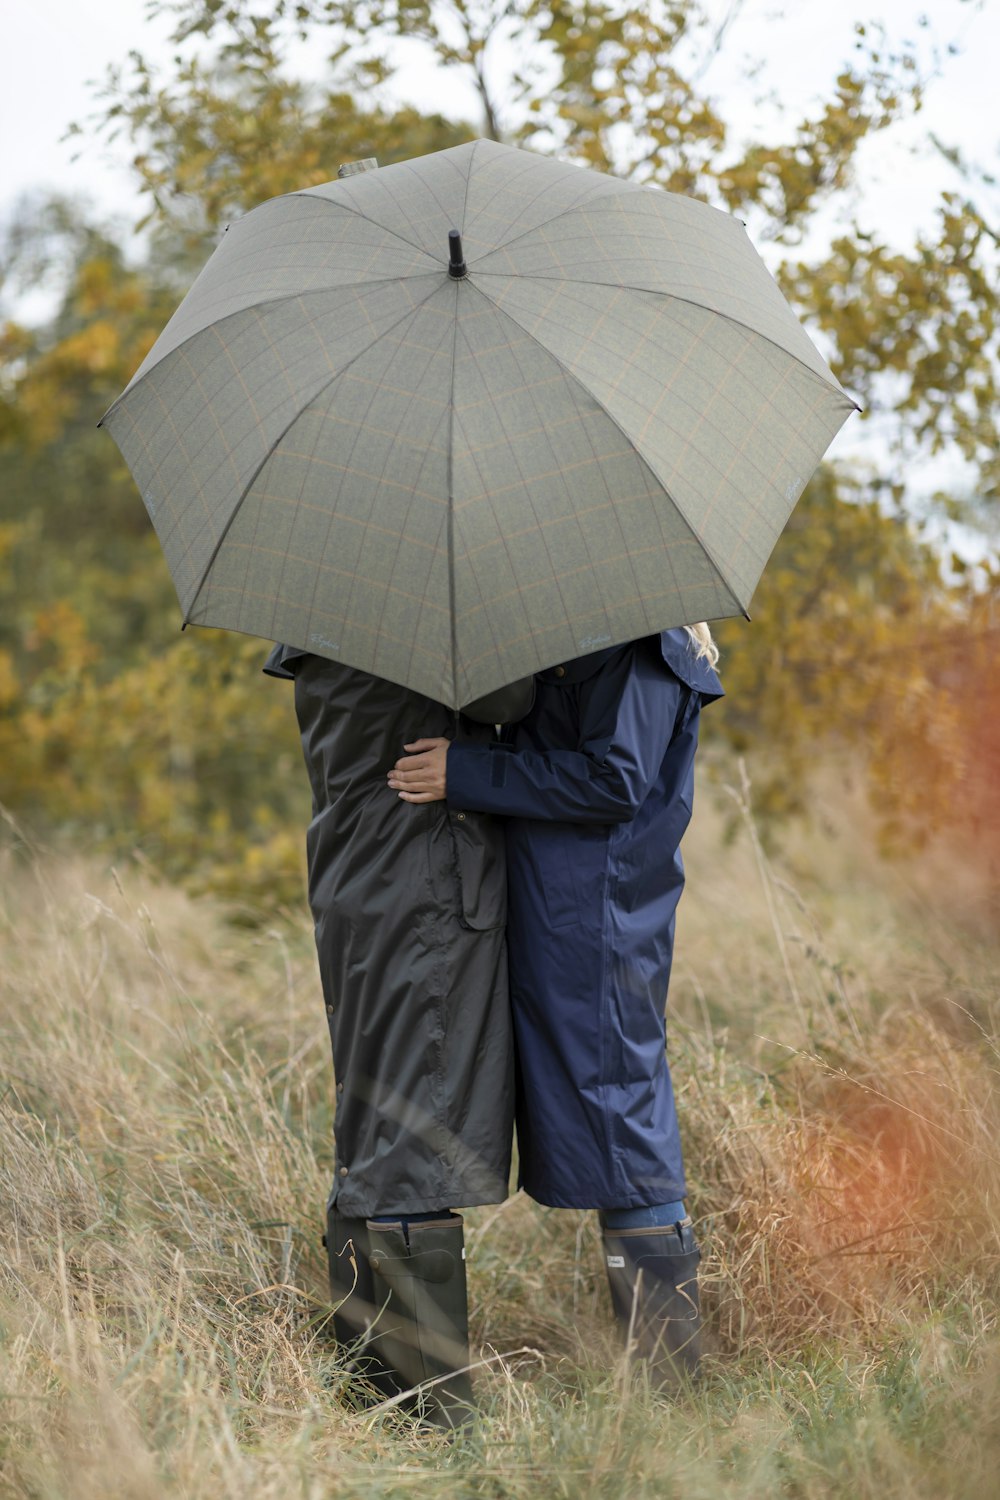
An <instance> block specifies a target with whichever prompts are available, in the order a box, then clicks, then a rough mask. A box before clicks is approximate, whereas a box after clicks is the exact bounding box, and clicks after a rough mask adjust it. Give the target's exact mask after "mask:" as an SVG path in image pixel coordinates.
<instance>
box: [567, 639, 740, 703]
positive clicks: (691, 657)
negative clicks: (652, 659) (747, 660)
mask: <svg viewBox="0 0 1000 1500" xmlns="http://www.w3.org/2000/svg"><path fill="white" fill-rule="evenodd" d="M648 639H649V640H650V641H652V642H656V643H658V644H659V648H660V655H661V656H662V657H663V660H664V662H665V663H666V665H667V666H668V667H669V668H670V670H671V672H673V674H674V676H675V677H677V678H679V679H680V681H681V682H683V683H684V684H685V685H686V686H687V687H689V688H693V689H694V691H695V692H698V693H700V694H701V696H702V698H704V700H705V701H706V703H710V702H713V701H714V700H715V699H716V698H721V697H722V696H723V690H722V683H721V682H720V681H719V679H718V677H717V676H716V674H715V672H714V671H713V670H712V668H711V667H710V666H709V664H708V662H707V661H705V660H704V658H703V659H702V660H701V661H699V660H698V658H697V657H696V656H695V654H694V648H693V647H692V645H691V637H690V636H689V635H688V633H687V631H686V630H685V629H684V627H683V626H679V627H678V628H676V629H674V630H662V631H661V632H660V634H659V635H658V636H656V635H653V636H650V637H649V638H648ZM631 645H632V642H631V641H625V642H624V643H622V644H620V645H618V646H609V647H608V648H607V649H606V650H604V651H593V652H591V654H590V655H589V656H578V657H577V658H576V659H575V660H574V661H564V662H560V664H559V665H558V666H555V667H547V668H546V670H545V671H544V672H539V673H538V680H539V682H545V683H552V684H553V685H554V686H556V687H560V686H561V687H570V686H571V685H572V684H573V683H577V682H586V681H587V679H588V678H589V677H593V676H594V674H595V673H596V672H599V671H600V669H601V668H602V667H603V666H604V664H605V662H608V661H610V660H611V658H612V657H614V656H617V655H618V654H619V653H620V652H623V651H627V650H628V648H629V647H630V646H631Z"/></svg>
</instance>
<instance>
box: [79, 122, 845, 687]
mask: <svg viewBox="0 0 1000 1500" xmlns="http://www.w3.org/2000/svg"><path fill="white" fill-rule="evenodd" d="M854 409H855V403H854V402H853V401H852V400H851V399H850V397H849V396H847V395H846V394H845V393H844V391H843V390H842V389H841V387H840V386H839V385H838V383H837V381H836V380H835V378H834V377H833V375H832V373H831V371H830V370H829V369H828V367H827V365H826V363H825V361H824V360H823V358H822V357H821V355H820V354H819V352H818V351H817V349H816V348H815V347H814V345H813V344H812V342H811V341H810V339H809V338H808V336H807V335H806V333H805V332H804V330H803V328H802V327H801V325H800V323H799V322H798V319H797V318H796V317H795V315H794V313H793V312H792V311H791V309H790V308H789V306H788V304H787V303H786V301H785V300H784V298H783V296H782V294H781V292H780V291H779V289H778V287H777V285H776V283H775V282H774V280H773V278H772V277H771V275H770V274H769V272H768V271H767V268H766V267H765V265H764V263H763V261H762V260H761V259H760V257H759V256H758V255H757V253H756V251H755V250H754V248H753V246H752V245H751V243H750V241H749V239H748V237H747V235H746V232H745V229H744V227H743V225H742V224H741V223H740V221H739V220H737V219H735V218H732V217H731V216H729V215H727V214H724V213H721V212H719V211H718V210H716V209H713V208H710V207H708V206H706V205H705V204H703V203H700V202H697V201H695V200H693V199H689V198H685V197H682V196H679V195H677V194H672V193H666V192H663V191H661V190H660V189H658V188H653V187H643V186H639V185H637V184H634V183H629V182H623V181H620V180H618V179H616V178H614V177H611V176H608V175H605V174H601V173H597V172H594V171H591V170H589V169H587V168H583V167H578V166H573V165H569V164H566V163H563V162H559V161H555V160H552V159H549V158H546V157H541V156H538V155H536V154H534V153H532V152H528V151H523V150H516V149H514V148H511V147H507V146H502V145H498V144H496V143H495V142H492V141H485V140H480V141H475V142H472V143H470V144H468V145H464V146H458V147H456V148H454V149H452V150H448V151H441V152H435V153H433V154H431V155H428V156H424V157H420V158H417V159H416V160H413V161H407V162H401V163H398V164H395V165H393V166H389V167H386V168H383V169H381V170H379V171H369V172H364V173H362V174H355V175H352V176H349V177H347V178H345V179H344V180H340V181H335V182H329V183H324V184H321V185H320V186H318V187H312V188H308V189H305V190H304V191H302V192H296V193H290V194H288V195H286V196H283V197H280V198H274V199H271V200H269V201H268V202H265V203H263V204H261V205H260V206H259V207H258V208H255V209H254V210H253V211H252V212H250V213H248V214H247V215H246V216H245V217H244V218H242V219H240V220H239V221H237V222H236V223H234V224H232V225H230V226H229V228H228V230H227V232H226V233H225V235H224V236H223V238H222V240H221V242H220V244H219V246H218V248H217V249H216V250H215V252H214V253H213V255H212V256H211V258H210V259H209V261H208V262H207V264H206V265H205V267H204V269H203V271H202V272H201V274H200V275H199V277H198V278H197V280H196V281H195V283H194V285H193V286H192V288H191V290H190V291H189V292H188V294H187V296H186V297H185V298H184V301H183V302H182V303H181V305H180V307H179V308H178V309H177V311H176V313H175V314H174V316H173V317H172V318H171V320H170V322H169V323H168V324H167V325H166V327H165V328H164V330H163V332H162V333H161V334H160V336H159V338H158V339H157V341H156V343H155V344H154V345H153V348H152V349H151V350H150V352H149V354H148V355H147V357H146V359H145V360H144V361H143V363H142V365H141V366H140V367H139V369H138V370H137V371H136V374H135V375H134V377H133V378H132V380H131V382H130V383H129V385H128V386H127V387H126V389H125V390H124V392H123V393H122V394H121V396H119V398H118V399H117V401H115V403H114V404H113V406H112V407H111V408H110V410H109V411H108V412H107V413H106V414H105V416H104V418H103V425H104V426H105V427H107V428H108V430H109V431H110V432H111V434H112V436H113V437H114V439H115V441H116V442H117V443H118V445H119V447H120V448H121V451H122V453H123V455H124V457H125V460H126V462H127V463H128V465H129V467H130V469H131V470H132V473H133V475H134V476H135V479H136V482H137V483H138V485H139V488H140V491H141V493H142V496H143V499H144V501H145V504H146V507H147V510H148V512H149V515H150V517H151V519H152V522H153V525H154V526H155V528H156V531H157V533H158V535H159V538H160V541H161V544H162V546H163V549H164V552H165V554H166V557H167V562H168V564H169V567H170V570H171V574H172V576H173V580H174V584H175V586H176V589H177V593H178V597H179V599H180V603H181V607H182V609H183V613H184V621H185V624H187V623H194V624H199V625H216V626H224V627H226V628H228V629H231V630H239V631H245V632H248V633H250V634H253V635H261V636H265V637H268V638H271V639H278V640H281V641H284V642H285V643H287V644H288V645H292V646H298V647H302V648H304V649H306V650H308V651H312V652H315V653H317V654H319V655H321V656H327V657H331V658H333V659H334V660H338V661H342V662H344V663H346V664H347V665H349V666H352V667H358V668H361V669H362V670H364V671H367V672H371V673H374V674H375V675H377V676H380V677H384V678H387V679H388V680H390V681H393V682H398V683H402V684H404V685H406V686H408V687H412V688H414V689H416V690H418V691H420V692H422V693H425V694H427V695H428V696H429V697H432V698H434V699H437V700H438V701H440V702H443V703H447V704H449V705H451V706H453V707H458V706H460V705H462V704H464V703H467V702H469V701H470V700H472V699H474V698H477V697H479V696H481V695H482V694H485V693H487V692H490V691H491V690H492V689H494V688H496V687H498V686H500V685H502V684H504V683H507V682H511V681H514V680H515V679H517V678H520V677H523V676H525V675H527V674H529V673H531V672H534V671H536V670H538V669H540V668H542V667H546V666H551V665H552V664H553V663H555V662H558V661H562V660H566V659H569V658H572V657H577V656H580V655H584V654H586V653H587V652H589V651H595V650H598V649H599V648H601V647H603V646H607V645H612V644H615V643H617V642H620V641H625V640H631V639H634V638H637V637H640V636H644V635H648V634H651V633H653V632H655V631H659V630H662V629H664V628H666V627H667V626H671V625H679V624H686V623H691V622H693V621H696V620H702V619H717V618H719V617H721V616H725V615H732V614H741V613H746V610H747V607H748V605H749V602H750V598H751V595H752V594H753V591H754V588H755V587H756V584H757V581H758V579H759V577H760V574H761V572H762V570H763V568H764V565H765V563H766V562H767V559H768V557H769V555H770V553H771V551H772V549H773V547H774V544H775V542H776V540H777V538H778V536H779V534H780V532H781V529H782V527H783V526H784V524H785V522H786V520H787V518H788V516H789V514H790V512H791V510H792V507H793V506H794V504H795V502H796V500H797V499H798V496H799V494H800V493H801V491H802V489H803V488H804V486H805V484H806V482H807V480H808V478H809V476H810V475H811V474H812V472H813V470H814V468H815V467H816V465H817V463H818V462H819V460H820V458H821V457H822V455H823V453H824V451H825V450H826V448H827V446H828V445H829V443H830V441H831V440H832V438H833V437H834V435H835V434H836V433H837V431H838V430H839V428H840V427H841V425H842V424H843V422H844V421H845V419H846V417H847V416H848V415H849V413H850V412H851V411H852V410H854Z"/></svg>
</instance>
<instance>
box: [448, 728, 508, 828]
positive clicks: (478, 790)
mask: <svg viewBox="0 0 1000 1500" xmlns="http://www.w3.org/2000/svg"><path fill="white" fill-rule="evenodd" d="M509 754H510V751H509V749H508V747H507V746H506V745H500V744H493V745H466V744H453V745H451V746H449V749H448V766H447V791H446V800H447V802H448V806H449V807H454V808H467V809H468V811H469V812H501V813H502V812H504V811H505V807H504V800H505V799H504V795H503V787H504V784H505V782H506V780H507V756H508V755H509Z"/></svg>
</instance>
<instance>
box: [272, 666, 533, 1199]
mask: <svg viewBox="0 0 1000 1500" xmlns="http://www.w3.org/2000/svg"><path fill="white" fill-rule="evenodd" d="M264 670H265V671H266V672H269V673H270V674H271V675H272V676H280V677H293V678H294V680H295V710H296V714H297V716H298V721H299V727H300V730H301V733H302V747H303V751H304V753H305V761H306V768H307V770H308V773H309V780H310V783H311V785H312V794H313V819H312V822H311V824H310V826H309V832H308V836H307V852H308V866H309V903H310V906H311V908H312V914H313V919H314V921H315V924H316V948H317V953H318V956H319V968H320V976H321V979H322V985H323V995H324V999H325V1002H326V1010H327V1017H328V1021H329V1026H330V1039H331V1042H332V1045H333V1061H334V1073H335V1077H336V1089H337V1095H336V1118H335V1134H336V1169H335V1177H334V1187H333V1201H334V1202H335V1204H336V1206H337V1208H338V1209H339V1211H340V1212H341V1213H342V1214H344V1215H345V1216H346V1217H349V1218H353V1217H361V1216H363V1215H365V1216H370V1215H374V1214H392V1213H417V1212H419V1211H421V1210H426V1209H435V1208H451V1207H456V1208H457V1207H461V1206H471V1205H472V1204H476V1203H496V1202H499V1201H500V1200H501V1199H503V1198H505V1197H506V1195H507V1179H508V1172H509V1168H510V1150H511V1136H512V1129H513V1110H514V1079H513V1044H512V1033H511V1021H510V1009H509V1003H508V990H507V958H506V947H505V940H504V922H505V917H506V899H505V872H504V842H503V829H502V826H501V824H500V823H499V822H496V821H494V820H493V819H492V818H490V817H489V816H488V815H486V814H483V813H474V812H469V811H465V810H458V811H456V810H454V809H451V808H449V807H448V806H447V804H446V803H444V802H435V803H428V804H418V805H405V804H403V803H401V802H400V800H399V798H398V797H397V795H396V793H395V792H393V791H391V790H390V789H389V787H388V785H387V782H386V775H387V773H388V771H389V770H390V769H391V767H392V766H393V765H394V764H395V762H396V761H397V760H398V759H399V757H400V755H402V753H403V745H404V744H405V743H408V742H410V741H412V740H415V739H419V738H420V737H422V736H430V735H447V736H448V737H449V738H454V739H455V740H456V741H457V742H460V743H461V742H464V743H470V744H474V743H477V742H478V743H486V742H488V741H489V740H490V738H491V736H492V730H491V729H490V728H489V727H486V726H482V725H477V724H474V723H473V722H472V721H471V720H469V719H467V718H465V717H459V716H457V715H456V714H454V713H453V712H452V711H451V710H449V709H447V708H444V707H442V705H441V704H439V703H434V702H432V701H431V699H429V698H424V697H422V696H421V695H419V694H417V693H413V692H410V691H408V690H407V689H406V688H401V687H396V686H394V685H393V684H392V683H388V682H384V681H382V680H381V679H380V678H377V677H371V676H369V675H368V674H367V673H364V672H357V671H354V670H352V669H351V668H348V667H343V666H340V665H338V664H337V663H336V662H332V661H327V660H325V659H324V658H322V657H318V656H313V655H311V654H307V653H303V652H300V651H294V650H292V649H290V648H288V647H281V646H278V647H275V649H274V651H273V652H272V653H271V656H270V657H269V658H268V661H267V664H266V666H265V669H264Z"/></svg>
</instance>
